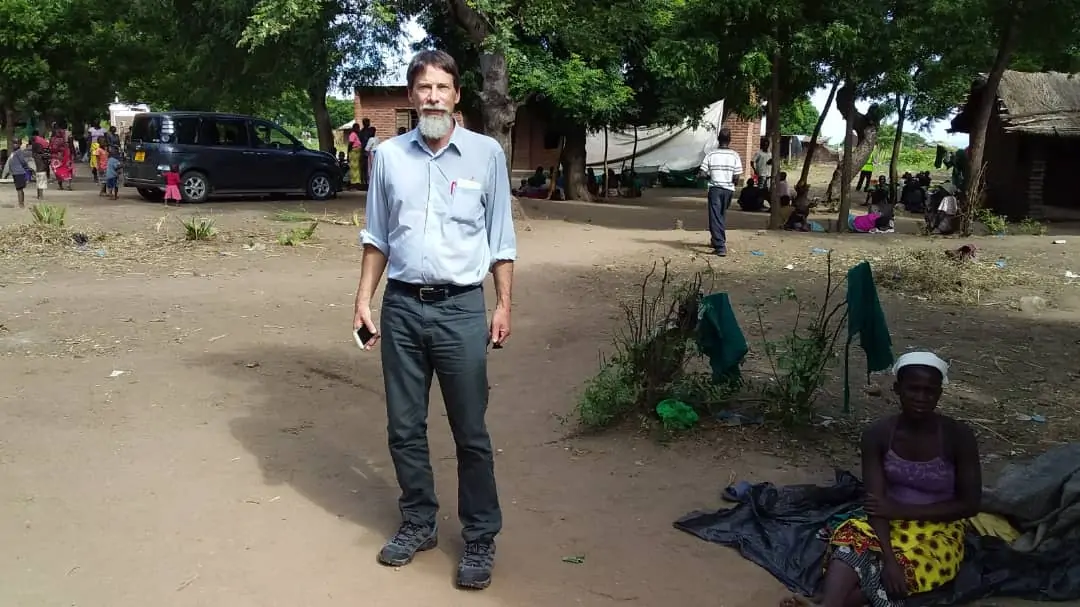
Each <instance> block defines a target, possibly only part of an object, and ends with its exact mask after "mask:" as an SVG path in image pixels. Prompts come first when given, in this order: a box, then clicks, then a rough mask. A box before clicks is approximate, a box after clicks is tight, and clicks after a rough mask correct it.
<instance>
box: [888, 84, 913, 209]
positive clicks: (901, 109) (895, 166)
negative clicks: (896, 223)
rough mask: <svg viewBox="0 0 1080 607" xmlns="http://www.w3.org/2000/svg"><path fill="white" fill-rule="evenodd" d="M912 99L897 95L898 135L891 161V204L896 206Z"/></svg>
mask: <svg viewBox="0 0 1080 607" xmlns="http://www.w3.org/2000/svg"><path fill="white" fill-rule="evenodd" d="M910 99H911V98H910V97H905V96H903V95H900V94H897V95H896V135H895V136H894V137H893V142H892V158H890V159H889V204H896V198H897V196H896V186H897V182H899V181H900V175H899V173H900V149H901V145H902V144H903V142H904V121H905V119H906V118H907V108H908V103H909V102H910Z"/></svg>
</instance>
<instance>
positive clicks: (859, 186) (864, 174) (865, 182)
mask: <svg viewBox="0 0 1080 607" xmlns="http://www.w3.org/2000/svg"><path fill="white" fill-rule="evenodd" d="M877 154H878V149H877V147H874V148H873V149H872V150H870V157H869V158H867V159H866V164H864V165H863V167H862V169H861V170H860V171H859V181H858V183H856V184H855V191H856V192H858V191H859V190H862V191H864V192H869V191H870V188H872V187H873V186H874V168H875V167H876V166H877Z"/></svg>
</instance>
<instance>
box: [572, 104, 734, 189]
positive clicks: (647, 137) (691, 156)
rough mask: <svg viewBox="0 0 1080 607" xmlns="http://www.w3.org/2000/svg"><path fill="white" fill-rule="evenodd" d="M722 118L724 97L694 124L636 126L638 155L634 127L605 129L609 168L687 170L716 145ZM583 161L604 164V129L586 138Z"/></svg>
mask: <svg viewBox="0 0 1080 607" xmlns="http://www.w3.org/2000/svg"><path fill="white" fill-rule="evenodd" d="M723 119H724V101H723V100H720V101H717V102H716V103H714V104H712V105H710V106H709V107H708V108H707V109H706V110H705V114H704V115H703V116H702V119H701V123H700V124H699V125H698V126H697V127H696V128H694V127H691V126H690V125H689V124H684V125H683V126H680V127H675V128H667V127H648V128H644V127H642V128H638V130H637V155H636V157H634V156H635V155H634V131H633V130H632V129H631V130H629V131H608V134H607V162H608V168H613V169H615V170H616V171H619V170H620V168H621V167H622V166H623V165H626V166H627V167H629V166H630V159H631V158H632V157H634V170H635V171H636V172H638V173H654V172H660V173H665V172H668V171H689V170H693V169H696V168H697V167H698V166H700V165H701V161H702V159H704V158H705V154H707V153H709V152H711V151H712V150H714V149H716V134H717V132H718V131H719V130H720V123H721V121H723ZM585 164H586V165H587V166H590V167H593V168H596V167H602V166H603V164H604V133H603V131H601V132H598V133H594V134H592V135H590V136H589V138H588V139H587V140H586V141H585Z"/></svg>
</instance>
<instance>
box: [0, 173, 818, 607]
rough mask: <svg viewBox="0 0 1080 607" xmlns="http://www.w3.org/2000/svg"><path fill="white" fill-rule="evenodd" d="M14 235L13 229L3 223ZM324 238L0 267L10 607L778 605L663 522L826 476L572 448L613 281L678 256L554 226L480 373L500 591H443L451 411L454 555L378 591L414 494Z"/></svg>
mask: <svg viewBox="0 0 1080 607" xmlns="http://www.w3.org/2000/svg"><path fill="white" fill-rule="evenodd" d="M8 198H10V195H9V194H8V192H7V191H6V190H5V191H3V193H2V194H0V205H2V204H4V203H10V201H9V200H8ZM50 198H51V199H53V200H54V201H56V200H60V201H62V202H63V203H64V204H68V205H70V207H71V213H72V215H73V216H74V217H75V218H81V219H82V220H83V221H86V222H89V223H92V224H94V225H97V226H102V227H105V228H107V229H111V230H119V231H125V232H127V231H143V232H145V233H147V234H151V233H152V231H153V226H154V225H155V223H157V222H159V220H160V217H161V215H162V213H163V211H162V209H161V208H160V207H159V206H157V205H149V204H143V203H139V202H137V201H136V200H134V199H127V200H121V201H119V202H106V201H99V200H95V199H94V198H93V197H92V195H91V197H90V198H87V197H86V195H85V194H82V193H80V192H76V193H74V194H67V193H62V194H60V193H58V194H56V195H55V196H53V195H50ZM230 204H231V206H230V205H214V208H216V209H219V210H220V211H219V212H220V215H219V219H220V221H221V225H222V227H223V229H226V228H227V229H231V230H241V229H248V228H250V229H251V230H259V229H262V230H266V229H269V228H266V223H267V222H266V221H265V220H264V219H263V218H264V217H265V215H266V214H267V208H269V207H270V206H272V204H276V203H257V202H256V203H250V202H245V203H230ZM335 205H336V206H334V208H335V210H337V211H343V210H345V209H349V208H355V207H356V206H357V205H358V201H357V200H355V199H343V200H339V201H338V202H337V203H335ZM282 206H286V205H284V204H283V205H282ZM208 208H209V207H208ZM21 217H22V216H21V215H20V214H18V212H17V211H16V210H15V209H9V208H0V225H6V224H8V223H12V222H14V221H16V220H18V221H22V219H21ZM76 221H78V219H76ZM170 221H171V220H170ZM278 227H280V226H278ZM173 229H174V230H175V227H174V228H173ZM274 229H276V228H274ZM319 229H320V235H321V239H320V245H319V246H317V247H315V246H313V247H307V248H298V249H286V248H281V247H273V246H271V247H270V248H268V249H265V250H261V249H260V250H256V251H250V252H249V251H245V250H243V249H242V248H241V246H240V243H239V241H231V242H228V243H223V244H221V245H214V246H209V247H203V248H202V249H200V254H198V255H192V256H188V257H183V258H179V257H178V258H176V259H158V260H157V261H156V262H155V263H154V264H149V263H146V262H140V261H138V260H127V261H124V260H119V259H114V256H115V255H116V254H115V252H114V251H113V250H112V249H109V248H108V247H109V245H108V243H106V244H104V245H103V250H104V251H105V252H104V253H103V256H102V259H101V260H100V263H99V262H98V261H95V260H94V259H92V258H91V257H87V258H86V259H80V260H79V263H74V264H57V263H54V262H50V261H48V260H45V259H26V260H23V261H21V262H20V263H19V264H18V265H11V264H8V265H2V266H0V267H2V268H3V270H2V272H0V278H2V280H0V282H3V283H4V285H3V286H2V287H0V311H2V313H3V316H2V317H0V323H3V326H4V327H5V328H6V330H5V331H3V332H0V361H2V364H0V486H3V487H4V492H3V494H4V499H3V501H0V537H2V538H4V550H3V552H2V554H0V580H3V581H4V583H0V605H13V606H27V607H30V606H34V607H37V606H41V605H79V606H80V607H82V606H108V607H116V606H126V605H133V606H134V605H162V606H166V605H168V606H171V605H177V606H185V605H229V606H230V607H243V606H248V605H251V606H256V605H257V606H260V607H265V606H270V605H282V606H290V607H292V606H295V605H305V606H313V607H314V606H320V605H341V604H356V603H357V601H360V602H361V603H363V604H371V605H391V604H401V605H437V606H440V607H442V606H447V607H449V606H456V605H469V606H485V605H486V606H500V607H510V606H514V607H556V606H558V607H564V606H566V605H616V604H618V605H625V604H630V605H648V606H660V605H727V606H733V607H734V606H741V605H745V606H748V607H749V606H751V605H753V606H758V605H773V604H776V603H777V602H778V600H779V599H780V598H781V597H782V596H784V594H785V592H784V590H783V588H782V587H781V586H780V585H779V584H778V583H777V582H775V580H774V579H773V578H772V577H771V576H770V575H769V574H767V573H766V572H765V571H764V570H762V569H760V568H759V567H757V566H755V565H752V564H750V563H749V562H748V561H745V560H743V559H742V558H740V557H739V556H738V555H737V554H736V553H735V552H733V551H730V550H727V549H723V548H719V547H717V546H713V545H709V544H705V543H703V542H700V541H699V540H696V539H694V538H692V537H690V536H688V535H686V534H683V533H680V532H677V531H675V530H673V529H672V527H671V523H672V521H673V520H674V519H676V518H677V517H679V516H681V515H683V514H685V513H686V512H688V511H690V510H693V509H696V508H715V507H716V506H717V505H718V499H717V498H718V493H719V490H720V489H721V488H722V487H723V486H724V485H726V484H727V483H728V482H729V481H730V479H731V478H732V476H736V477H738V478H744V479H749V480H761V479H768V480H772V481H774V482H777V483H785V482H794V481H805V480H824V479H826V478H828V475H827V474H826V473H825V470H826V468H827V466H826V464H825V462H824V461H821V459H820V458H815V457H804V458H802V459H801V460H800V461H799V462H797V463H798V464H799V465H798V466H795V465H793V464H792V463H791V461H792V460H791V458H786V459H779V458H776V457H773V456H769V455H762V454H761V453H758V452H755V451H754V450H750V449H747V448H745V447H744V443H742V442H740V441H738V440H730V441H728V440H724V439H723V438H722V437H721V438H720V439H719V440H716V441H704V442H686V443H677V444H675V445H674V446H671V447H664V446H660V445H658V444H657V443H656V442H654V441H652V440H649V439H647V438H639V437H635V436H629V435H627V434H625V433H612V434H608V435H605V436H601V437H593V438H578V439H573V440H569V441H567V440H561V439H562V437H564V436H565V435H566V433H567V432H568V431H569V430H570V428H568V427H567V426H566V425H564V424H563V423H561V421H560V420H561V419H562V418H563V417H564V416H566V415H567V414H569V413H570V411H571V408H572V404H573V402H574V398H575V396H576V394H577V390H579V389H580V385H581V383H582V381H583V380H584V379H585V378H586V377H587V376H589V375H590V374H591V373H592V372H593V371H594V370H595V365H596V360H597V350H598V348H601V347H603V346H604V344H605V343H606V341H607V335H608V334H609V331H610V330H611V327H612V322H613V319H615V318H617V316H618V310H617V308H616V300H615V298H614V297H611V296H610V295H611V293H607V292H605V287H604V285H610V284H621V279H619V280H618V281H613V280H612V279H611V278H610V277H609V278H605V275H606V274H610V275H611V276H615V275H616V270H617V268H618V267H620V266H622V265H623V264H630V263H631V262H632V263H633V264H644V263H646V262H647V261H648V260H649V259H652V258H655V257H657V256H659V255H661V254H671V252H672V251H673V250H674V251H681V252H679V253H677V254H678V255H683V254H684V253H685V252H686V251H685V248H684V245H685V242H684V241H685V240H686V238H687V237H686V236H685V235H684V233H672V232H643V231H639V232H634V231H617V230H610V229H605V228H592V227H587V226H578V225H571V224H566V223H562V222H556V221H534V222H533V226H532V230H531V231H522V232H521V235H520V239H521V258H522V260H528V261H524V262H523V263H521V264H519V269H518V275H517V282H516V288H515V302H516V303H515V306H516V307H515V316H514V323H515V324H514V337H513V339H512V341H511V344H510V345H509V346H508V347H507V348H506V349H505V350H502V351H500V352H498V353H495V354H493V355H492V359H491V381H492V384H493V392H492V398H493V400H492V406H491V411H490V414H489V422H490V426H491V430H492V434H493V437H494V440H495V447H496V448H497V449H498V454H497V462H496V465H497V474H498V479H499V483H500V486H499V488H500V495H501V497H502V500H503V506H504V511H505V519H506V530H505V533H504V535H502V536H501V537H500V541H499V560H498V566H497V571H496V579H495V583H494V585H493V586H492V588H491V589H490V590H489V591H486V592H484V593H482V594H467V593H461V592H458V591H456V590H454V589H453V588H452V575H453V569H454V565H455V562H456V558H457V555H458V553H459V550H460V542H459V540H458V539H457V537H458V536H457V534H458V530H459V527H458V524H457V521H456V514H455V503H454V502H455V499H454V486H455V483H456V478H455V471H454V460H453V445H452V440H451V438H450V435H449V432H448V428H447V425H446V423H445V421H443V419H442V418H443V417H444V415H442V414H441V409H442V404H441V401H439V398H438V393H437V391H435V392H434V393H433V394H434V396H433V403H432V413H431V441H432V458H433V463H434V466H435V470H436V476H437V482H438V485H439V488H440V494H441V496H442V500H443V516H444V520H443V523H442V525H443V526H442V529H441V540H442V544H441V545H440V549H439V550H437V551H434V552H432V553H429V554H427V555H424V556H423V557H421V558H420V559H419V560H418V561H417V562H416V563H414V564H413V565H411V566H410V567H408V568H405V569H402V570H397V571H395V570H391V569H385V568H381V567H379V566H378V565H377V564H376V563H375V558H374V555H375V552H376V551H377V549H378V547H379V546H380V545H381V544H382V542H383V541H384V539H385V537H386V536H387V534H388V533H390V532H391V531H392V529H393V528H394V527H395V526H396V523H397V513H396V508H395V499H396V495H397V489H396V484H395V482H394V477H393V470H392V467H391V465H390V461H389V457H388V454H387V450H386V447H385V441H386V438H385V430H384V428H385V414H384V412H383V402H382V381H381V378H380V370H379V363H378V357H377V355H376V354H365V353H362V352H359V351H357V349H356V348H355V346H354V345H353V344H352V342H351V338H350V336H349V335H348V333H347V332H346V331H347V330H348V326H349V323H350V320H351V304H352V298H353V295H354V292H355V291H354V290H355V283H356V279H357V267H358V250H357V249H356V248H355V247H354V246H352V245H351V243H352V242H353V240H354V238H355V229H353V228H351V227H338V226H325V227H320V228H319ZM750 234H752V232H751V233H750ZM750 237H751V236H747V235H745V234H744V235H737V236H736V238H737V239H747V238H750ZM755 246H756V245H755ZM798 246H799V247H800V248H804V243H800V244H799V245H798ZM673 247H674V249H673ZM219 249H220V250H219ZM770 250H771V249H770ZM687 254H688V253H687ZM770 254H771V253H770ZM540 260H542V261H540ZM118 372H120V373H118ZM568 556H583V557H584V563H583V564H577V565H575V564H569V563H566V562H564V561H563V559H564V557H568Z"/></svg>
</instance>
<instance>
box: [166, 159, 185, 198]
mask: <svg viewBox="0 0 1080 607" xmlns="http://www.w3.org/2000/svg"><path fill="white" fill-rule="evenodd" d="M164 176H165V204H166V205H168V204H169V201H170V200H171V201H174V202H175V203H176V204H180V201H181V200H183V199H182V198H181V197H180V167H178V166H177V165H175V164H174V165H172V166H171V167H169V170H168V171H165V175H164Z"/></svg>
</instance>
